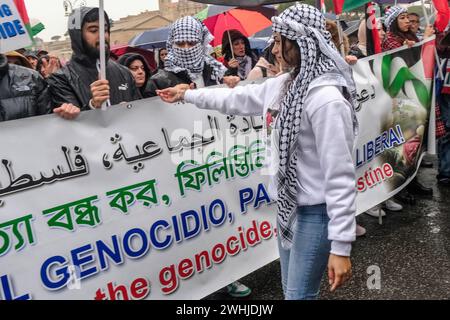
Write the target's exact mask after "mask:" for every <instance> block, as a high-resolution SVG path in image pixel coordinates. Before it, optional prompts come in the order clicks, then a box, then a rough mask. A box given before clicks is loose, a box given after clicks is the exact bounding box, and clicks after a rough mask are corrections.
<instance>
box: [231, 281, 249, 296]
mask: <svg viewBox="0 0 450 320" xmlns="http://www.w3.org/2000/svg"><path fill="white" fill-rule="evenodd" d="M227 291H228V294H229V295H230V296H232V297H234V298H245V297H248V296H249V295H250V294H251V293H252V290H251V289H250V288H249V287H247V286H245V285H243V284H242V283H240V282H238V281H235V282H233V283H232V284H230V285H228V286H227Z"/></svg>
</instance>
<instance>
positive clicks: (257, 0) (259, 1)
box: [192, 0, 292, 7]
mask: <svg viewBox="0 0 450 320" xmlns="http://www.w3.org/2000/svg"><path fill="white" fill-rule="evenodd" d="M192 1H194V2H201V3H208V4H218V5H223V6H236V7H255V6H261V5H266V4H275V3H285V2H292V0H192Z"/></svg>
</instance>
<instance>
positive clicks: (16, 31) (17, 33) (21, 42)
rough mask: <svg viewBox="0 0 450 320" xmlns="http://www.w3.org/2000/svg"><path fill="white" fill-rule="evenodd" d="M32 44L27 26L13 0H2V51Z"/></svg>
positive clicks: (0, 27)
mask: <svg viewBox="0 0 450 320" xmlns="http://www.w3.org/2000/svg"><path fill="white" fill-rule="evenodd" d="M31 44H32V41H31V38H30V35H29V34H28V31H27V29H26V26H25V24H24V22H23V20H22V18H21V17H20V14H19V12H18V11H17V8H16V5H15V4H14V1H13V0H0V53H5V52H9V51H13V50H16V49H20V48H25V47H28V46H30V45H31Z"/></svg>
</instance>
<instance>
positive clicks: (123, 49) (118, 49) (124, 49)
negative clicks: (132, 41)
mask: <svg viewBox="0 0 450 320" xmlns="http://www.w3.org/2000/svg"><path fill="white" fill-rule="evenodd" d="M111 52H112V53H113V54H114V55H116V56H117V58H120V57H121V56H123V55H124V54H126V53H131V52H132V53H139V54H140V55H141V56H143V57H144V59H145V61H147V63H148V65H149V67H150V69H151V70H155V69H156V62H155V57H154V54H153V52H152V51H148V50H145V49H140V48H135V47H130V46H129V45H126V44H125V45H117V46H112V48H111Z"/></svg>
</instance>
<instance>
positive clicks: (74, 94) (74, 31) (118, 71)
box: [48, 7, 141, 119]
mask: <svg viewBox="0 0 450 320" xmlns="http://www.w3.org/2000/svg"><path fill="white" fill-rule="evenodd" d="M105 23H106V25H105V31H106V32H105V40H106V55H107V59H106V62H107V63H106V79H107V80H98V79H99V73H100V69H99V62H98V61H99V58H100V47H99V46H100V44H99V9H98V8H88V7H81V8H78V9H75V10H74V12H73V13H72V14H71V15H70V17H69V25H68V29H69V35H70V39H71V42H72V50H73V55H72V58H71V60H70V61H69V62H68V63H67V64H66V66H64V67H63V68H62V69H60V70H59V71H57V72H55V73H53V74H52V75H51V76H50V77H49V78H48V83H49V85H50V92H51V96H52V102H53V106H54V107H55V110H54V111H55V113H58V114H59V115H60V116H62V117H64V118H68V119H71V118H74V117H76V116H77V115H78V114H79V112H80V110H81V111H85V110H90V109H99V108H101V106H102V104H103V103H105V102H106V101H108V100H109V102H110V104H111V105H116V104H119V103H122V102H130V101H134V100H138V99H140V98H141V95H140V93H139V91H138V90H137V88H136V84H135V81H134V79H133V76H132V75H131V73H130V71H129V70H128V69H127V68H126V67H124V66H121V65H119V64H118V63H116V62H114V61H112V60H111V59H109V30H110V25H109V18H108V16H107V15H106V13H105ZM63 103H68V104H70V106H71V107H70V109H64V110H63V109H61V108H58V106H59V105H61V104H63Z"/></svg>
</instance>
